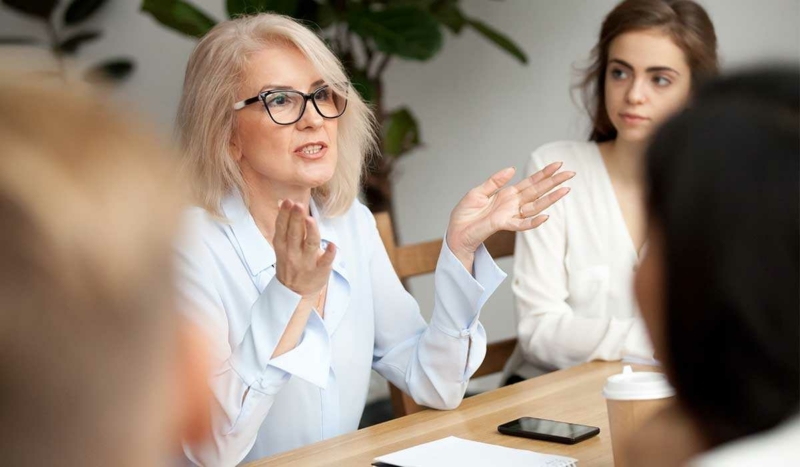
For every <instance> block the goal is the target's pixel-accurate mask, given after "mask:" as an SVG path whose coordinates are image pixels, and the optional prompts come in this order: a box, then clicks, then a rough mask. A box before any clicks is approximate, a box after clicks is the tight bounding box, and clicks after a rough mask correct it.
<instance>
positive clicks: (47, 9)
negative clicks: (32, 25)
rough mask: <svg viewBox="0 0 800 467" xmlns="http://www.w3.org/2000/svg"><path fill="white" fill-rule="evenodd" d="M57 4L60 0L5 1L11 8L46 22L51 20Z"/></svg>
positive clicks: (4, 3)
mask: <svg viewBox="0 0 800 467" xmlns="http://www.w3.org/2000/svg"><path fill="white" fill-rule="evenodd" d="M57 4H58V0H3V5H6V6H7V7H9V8H12V9H14V10H17V11H19V12H20V13H25V14H26V15H31V16H35V17H37V18H40V19H44V20H46V19H48V18H50V15H51V14H53V10H54V9H55V8H56V5H57Z"/></svg>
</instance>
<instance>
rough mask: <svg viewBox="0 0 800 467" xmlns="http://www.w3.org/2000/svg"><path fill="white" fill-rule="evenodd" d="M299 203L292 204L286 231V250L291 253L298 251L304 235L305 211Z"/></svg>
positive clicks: (301, 245)
mask: <svg viewBox="0 0 800 467" xmlns="http://www.w3.org/2000/svg"><path fill="white" fill-rule="evenodd" d="M300 206H301V205H299V204H295V205H294V206H292V213H291V216H290V217H289V228H288V230H287V233H286V243H287V250H288V251H289V252H290V253H292V252H294V253H297V252H300V251H301V249H302V247H303V238H304V237H305V230H306V227H305V221H304V220H303V219H305V213H304V212H303V209H302V208H301V207H300Z"/></svg>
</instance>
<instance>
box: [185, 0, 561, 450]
mask: <svg viewBox="0 0 800 467" xmlns="http://www.w3.org/2000/svg"><path fill="white" fill-rule="evenodd" d="M178 125H179V129H180V137H181V144H182V146H183V150H184V155H185V162H186V165H187V167H188V168H189V169H191V171H192V173H193V174H194V175H195V176H196V177H195V178H196V184H195V194H196V199H197V203H198V205H199V206H198V207H197V208H195V209H193V210H191V212H190V213H189V214H188V221H189V228H190V231H191V232H190V233H191V234H193V235H194V236H195V240H196V241H194V242H192V241H187V242H185V243H184V244H182V245H181V247H180V257H181V264H182V282H183V284H184V288H183V290H184V293H185V296H186V298H187V299H188V304H187V309H188V311H189V313H190V314H191V315H192V316H194V317H196V319H197V321H199V322H202V323H205V324H206V325H207V327H208V329H209V333H210V335H211V336H212V340H213V346H212V352H211V353H212V356H213V377H212V379H211V389H212V391H213V393H214V396H215V397H214V404H213V406H212V413H213V419H212V424H213V439H212V441H211V442H206V443H187V445H186V448H185V451H186V454H187V455H188V456H189V458H190V459H191V460H192V461H194V462H195V463H198V464H202V465H234V464H237V463H239V462H241V461H242V460H245V459H246V460H253V459H258V458H260V457H264V456H268V455H271V454H275V453H278V452H281V451H285V450H288V449H292V448H296V447H300V446H303V445H305V444H308V443H312V442H314V441H319V440H321V439H326V438H330V437H333V436H337V435H339V434H343V433H347V432H349V431H353V430H355V429H357V427H358V422H359V419H360V418H361V413H362V411H363V409H364V403H365V400H366V396H367V389H368V385H369V376H370V371H371V369H375V370H376V371H378V372H379V373H381V374H382V375H383V376H385V377H386V378H387V379H388V380H389V381H391V382H392V383H393V384H394V385H396V386H397V387H399V388H401V389H402V390H403V391H405V392H406V393H408V394H410V395H411V396H412V397H413V398H414V399H415V400H416V401H417V402H418V403H420V404H422V405H426V406H429V407H434V408H439V409H449V408H454V407H456V406H458V404H459V403H460V402H461V399H462V397H463V396H464V391H465V390H466V387H467V382H468V381H469V378H470V376H471V375H472V374H473V373H474V372H475V370H476V369H477V368H478V366H479V365H480V363H481V361H482V360H483V357H484V355H485V353H486V334H485V332H484V330H483V326H481V324H480V322H479V320H478V316H479V312H480V309H481V307H482V306H483V304H484V303H485V301H486V300H487V299H488V297H489V296H490V295H491V294H492V292H493V291H494V290H495V288H496V287H497V286H498V285H499V283H500V282H501V281H502V280H503V278H504V274H503V272H502V271H500V270H499V269H498V268H497V266H496V265H495V264H494V262H493V261H492V259H491V257H490V256H489V254H488V252H487V251H486V249H485V248H484V247H483V246H482V243H483V241H484V240H485V239H486V238H487V237H488V236H489V235H491V234H493V233H494V232H496V231H497V230H498V229H507V230H527V229H531V228H534V227H537V226H538V225H540V224H541V223H542V222H544V220H545V218H544V217H543V216H538V214H539V213H540V212H541V211H542V210H543V209H545V208H546V207H547V206H549V205H551V204H552V203H554V202H555V201H556V200H558V199H559V198H560V197H562V196H563V195H565V194H566V192H567V190H566V189H565V188H561V189H557V190H555V191H553V192H552V193H550V194H547V193H548V192H550V190H551V189H553V188H555V187H556V186H557V185H559V184H561V183H562V182H564V181H565V180H567V179H569V178H570V177H571V176H572V175H573V174H572V173H570V172H561V173H556V172H557V170H558V168H559V167H560V164H551V165H550V166H549V167H548V168H546V169H545V170H543V171H541V172H537V173H536V174H534V175H533V176H531V177H526V178H525V179H523V181H522V182H520V183H518V184H516V185H514V186H509V187H504V185H505V184H506V182H507V181H508V180H510V178H511V177H512V176H513V172H514V171H513V170H510V169H506V170H503V171H501V172H498V173H497V174H495V175H494V176H493V177H492V178H491V179H489V180H488V181H486V182H485V183H484V184H483V185H481V186H479V187H476V188H475V189H473V190H471V191H470V192H469V193H468V194H467V195H466V196H465V197H464V198H463V199H462V200H461V202H460V203H459V204H458V205H457V206H456V207H455V209H454V210H453V211H452V213H451V216H450V222H449V225H448V228H447V236H446V242H445V245H444V247H443V248H442V252H441V256H440V259H439V263H438V266H437V269H436V273H435V280H436V300H435V305H434V310H433V317H432V319H431V322H430V324H428V323H426V322H425V320H424V319H423V318H422V316H421V315H420V312H419V306H418V305H417V303H416V302H415V301H414V299H413V297H412V296H411V295H410V294H408V293H407V292H406V291H405V289H403V286H402V284H401V283H400V281H399V280H398V278H397V275H396V274H395V273H394V269H393V268H392V265H391V263H390V261H389V257H388V255H387V253H386V249H385V248H384V246H383V244H382V243H381V240H380V237H379V235H378V231H377V229H376V227H375V220H374V217H373V216H372V214H371V213H370V212H369V211H368V210H367V208H366V207H364V206H363V205H362V204H361V203H359V202H358V201H357V200H356V194H357V193H358V189H359V180H360V177H361V174H362V172H363V167H364V161H365V158H366V157H367V155H368V154H369V151H370V149H371V148H372V145H373V141H374V139H373V133H372V130H373V127H374V125H373V119H372V116H371V114H370V112H369V110H368V108H367V106H366V104H365V103H364V102H363V101H361V99H360V98H359V96H358V93H357V92H355V91H354V90H353V87H352V86H351V85H350V84H349V83H348V82H347V78H346V75H345V73H344V71H343V70H342V66H341V64H340V63H339V60H337V59H336V57H335V56H334V55H333V54H332V53H331V52H330V50H328V49H327V48H326V47H325V44H324V43H323V42H322V41H321V40H320V39H319V38H318V37H317V36H316V35H315V34H314V33H313V32H311V31H310V30H308V29H306V28H305V27H303V26H301V25H299V24H297V23H295V22H294V21H292V20H291V19H289V18H286V17H282V16H276V15H268V14H265V15H259V16H253V17H247V18H240V19H236V20H233V21H228V22H225V23H222V24H220V25H218V26H217V27H215V28H214V29H213V30H212V31H211V32H209V33H208V34H207V35H206V36H205V37H204V38H203V40H201V41H200V43H199V44H198V46H197V48H196V49H195V51H194V53H193V54H192V57H191V58H190V60H189V64H188V67H187V71H186V81H185V84H184V92H183V97H182V100H181V105H180V110H179V116H178Z"/></svg>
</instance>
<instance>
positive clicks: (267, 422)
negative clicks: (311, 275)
mask: <svg viewBox="0 0 800 467" xmlns="http://www.w3.org/2000/svg"><path fill="white" fill-rule="evenodd" d="M222 210H223V212H224V215H225V217H226V218H227V220H228V222H226V221H225V220H222V219H218V218H215V217H213V216H211V215H210V214H209V213H207V212H206V211H204V210H203V209H200V208H192V209H191V210H189V211H188V213H187V223H186V228H187V231H188V235H187V236H186V237H185V238H184V240H183V241H181V242H180V245H179V246H178V257H179V268H180V269H179V273H180V286H181V291H182V296H183V297H184V298H185V299H186V300H187V303H184V305H183V308H184V309H185V310H186V313H187V314H188V315H189V316H190V317H191V318H192V319H193V320H194V321H195V322H197V323H199V324H201V325H202V326H203V327H204V328H205V329H207V330H208V332H209V334H210V338H211V354H212V361H213V364H212V376H211V383H210V384H211V390H212V393H213V396H214V397H213V401H212V408H211V410H212V426H213V439H212V440H211V441H209V442H206V443H204V444H201V445H185V446H184V452H185V454H186V455H187V456H188V457H189V459H191V460H192V461H193V462H195V463H197V464H200V465H214V466H222V465H235V464H237V463H239V462H242V461H252V460H256V459H259V458H262V457H266V456H270V455H273V454H276V453H280V452H283V451H287V450H290V449H294V448H298V447H301V446H304V445H307V444H310V443H313V442H316V441H320V440H323V439H327V438H331V437H334V436H337V435H341V434H344V433H348V432H351V431H354V430H356V429H357V428H358V423H359V420H360V419H361V414H362V412H363V410H364V405H365V402H366V398H367V390H368V388H369V379H370V370H371V369H375V370H376V371H377V372H378V373H380V374H381V375H382V376H384V377H385V378H386V379H387V380H389V381H391V382H392V383H393V384H394V385H396V386H397V387H398V388H400V389H401V390H403V391H404V392H406V393H407V394H409V395H411V396H412V397H413V398H414V400H415V401H416V402H417V403H419V404H422V405H425V406H428V407H433V408H437V409H452V408H455V407H457V406H458V405H459V404H460V403H461V400H462V398H463V397H464V392H465V390H466V388H467V382H468V381H469V378H470V376H471V375H472V374H473V373H474V372H475V370H477V369H478V367H479V366H480V364H481V362H482V361H483V358H484V356H485V355H486V333H485V331H484V329H483V326H482V325H481V323H480V322H479V321H478V315H479V311H480V309H481V307H482V306H483V304H484V303H485V302H486V300H487V299H488V298H489V296H490V295H491V294H492V292H494V290H495V289H496V288H497V286H498V285H499V284H500V283H501V282H502V281H503V279H504V278H505V273H503V271H501V270H500V269H499V268H498V267H497V265H496V264H495V263H494V261H493V260H492V258H491V256H490V255H489V253H488V252H487V251H486V249H485V248H484V247H483V246H481V247H480V249H478V251H477V252H476V253H475V262H474V277H473V275H472V274H470V273H469V272H468V271H467V270H466V269H465V268H464V266H463V265H462V264H461V262H459V261H458V259H457V258H456V257H455V256H454V255H453V253H452V252H451V251H450V249H449V248H448V247H447V245H446V244H445V246H443V248H442V251H441V254H440V256H439V261H438V265H437V268H436V272H435V279H434V281H435V304H434V309H433V315H432V318H431V322H430V324H426V323H425V320H424V319H423V318H422V316H421V315H420V311H419V305H418V304H417V302H416V301H415V300H414V298H413V297H412V296H411V295H410V294H409V293H408V292H406V290H405V289H404V288H403V285H402V284H401V283H400V280H399V279H398V278H397V275H396V274H395V272H394V269H393V268H392V264H391V262H390V260H389V257H388V255H387V253H386V249H385V248H384V246H383V243H382V242H381V239H380V236H379V235H378V230H377V228H376V226H375V219H374V217H373V216H372V214H371V213H370V212H369V210H368V209H367V208H366V207H364V206H363V205H362V204H361V203H359V202H355V203H354V204H353V206H351V208H350V209H349V210H348V211H347V212H346V213H345V214H343V215H341V216H338V217H335V218H326V217H321V216H320V214H319V210H318V209H317V206H316V205H315V204H313V203H312V204H311V213H312V216H313V217H314V219H315V220H316V221H317V224H318V226H319V229H320V236H321V238H322V242H323V244H324V243H325V242H333V243H334V244H335V245H336V246H337V250H336V259H335V260H334V263H333V271H332V272H331V276H330V280H329V284H328V295H327V298H326V302H325V313H324V319H323V318H320V316H319V315H318V314H317V313H316V312H312V313H311V316H310V318H309V320H308V324H307V325H306V328H305V331H304V333H303V335H302V337H301V340H300V343H299V344H298V345H297V347H295V348H294V349H293V350H291V351H289V352H286V353H284V354H282V355H280V356H278V357H275V358H271V356H272V354H273V352H274V350H275V347H276V345H277V344H278V341H279V340H280V337H281V335H282V334H283V331H284V329H285V328H286V326H287V324H288V322H289V319H290V317H291V316H292V313H293V312H294V310H295V308H296V307H297V305H298V304H299V302H300V298H301V297H300V296H299V295H298V294H296V293H294V292H293V291H291V290H289V289H288V288H286V287H284V286H283V284H281V283H280V282H279V281H278V280H277V279H276V278H275V261H276V260H275V251H274V250H273V249H272V247H271V246H270V244H269V242H267V240H266V239H265V238H264V236H263V235H262V234H261V232H260V231H259V229H258V227H257V226H256V223H255V221H254V220H253V217H252V216H251V215H250V213H249V212H248V210H247V207H246V206H245V204H244V202H243V201H242V199H241V197H240V196H238V195H233V196H229V197H227V198H226V199H225V200H224V201H223V203H222Z"/></svg>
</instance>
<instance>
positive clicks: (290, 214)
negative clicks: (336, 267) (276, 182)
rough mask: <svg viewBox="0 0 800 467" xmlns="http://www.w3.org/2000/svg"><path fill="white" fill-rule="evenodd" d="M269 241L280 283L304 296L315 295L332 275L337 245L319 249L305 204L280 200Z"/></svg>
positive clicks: (311, 218)
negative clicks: (271, 236)
mask: <svg viewBox="0 0 800 467" xmlns="http://www.w3.org/2000/svg"><path fill="white" fill-rule="evenodd" d="M272 244H273V247H274V248H275V258H276V260H277V261H276V265H275V275H276V277H277V278H278V280H279V281H280V282H281V284H283V285H284V286H286V287H287V288H288V289H290V290H292V291H293V292H295V293H297V294H298V295H301V296H302V297H303V298H310V297H315V296H316V295H318V294H319V293H320V291H321V290H322V288H323V287H325V284H327V282H328V277H329V276H330V274H331V266H332V265H333V259H334V257H335V256H336V246H335V245H334V244H332V243H329V244H328V246H327V247H326V248H325V250H324V251H323V250H321V249H320V235H319V229H318V228H317V223H316V221H315V220H314V218H313V217H311V216H309V215H308V208H307V207H305V206H303V205H302V204H299V203H294V202H292V201H290V200H284V201H283V202H282V203H281V206H280V210H279V211H278V218H277V219H276V220H275V237H274V238H273V240H272Z"/></svg>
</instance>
